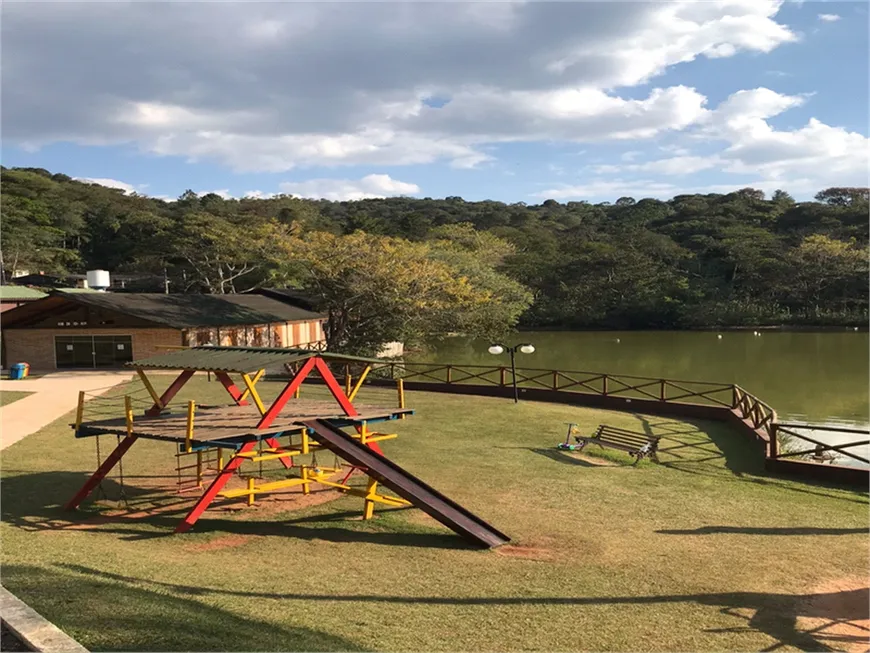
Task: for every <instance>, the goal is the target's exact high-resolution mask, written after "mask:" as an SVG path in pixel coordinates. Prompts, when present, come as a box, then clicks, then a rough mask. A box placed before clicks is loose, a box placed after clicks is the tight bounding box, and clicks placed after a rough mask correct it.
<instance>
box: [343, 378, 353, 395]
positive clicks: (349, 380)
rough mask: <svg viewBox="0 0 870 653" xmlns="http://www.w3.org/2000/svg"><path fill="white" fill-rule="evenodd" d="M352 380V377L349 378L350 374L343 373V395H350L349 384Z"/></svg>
mask: <svg viewBox="0 0 870 653" xmlns="http://www.w3.org/2000/svg"><path fill="white" fill-rule="evenodd" d="M352 382H353V379H352V378H351V376H350V374H345V375H344V394H345V395H350V386H351V383H352Z"/></svg>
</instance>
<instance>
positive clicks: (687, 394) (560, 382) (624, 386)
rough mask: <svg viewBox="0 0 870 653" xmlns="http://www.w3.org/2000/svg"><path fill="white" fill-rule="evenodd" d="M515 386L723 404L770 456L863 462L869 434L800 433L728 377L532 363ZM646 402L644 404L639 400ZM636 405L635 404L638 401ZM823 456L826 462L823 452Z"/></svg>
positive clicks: (465, 374)
mask: <svg viewBox="0 0 870 653" xmlns="http://www.w3.org/2000/svg"><path fill="white" fill-rule="evenodd" d="M329 365H330V368H331V369H332V370H333V372H334V373H335V374H337V375H341V377H343V378H347V377H348V376H350V377H351V378H358V377H359V375H360V374H361V373H362V371H363V370H364V369H365V367H366V364H365V363H339V362H335V361H333V362H331V363H330V364H329ZM368 378H369V379H370V380H371V381H372V382H375V383H376V382H377V381H378V380H381V381H384V380H397V379H403V381H404V382H406V383H407V382H414V381H417V382H421V383H425V384H442V385H448V386H450V385H452V386H479V387H482V388H486V387H500V388H507V387H510V386H511V385H512V384H513V379H512V378H511V370H510V368H509V367H504V366H486V365H453V364H444V363H407V362H394V361H385V362H383V363H375V364H373V365H372V366H371V370H370V372H369V376H368ZM516 381H517V386H518V387H519V388H521V389H538V390H548V391H555V392H560V393H561V392H566V393H577V394H581V395H594V396H599V397H620V398H623V399H627V400H632V399H637V400H642V401H643V402H648V401H654V402H657V403H664V404H680V405H686V404H689V405H694V406H709V407H716V408H719V409H725V410H728V411H730V412H731V414H732V415H734V416H735V417H737V418H738V419H739V420H740V421H742V422H743V424H744V425H745V427H747V428H748V429H751V431H752V432H753V433H754V434H755V436H756V438H757V439H759V440H761V441H762V442H763V443H764V445H765V448H766V451H765V455H766V457H767V458H768V459H771V460H782V459H790V460H795V459H798V460H800V462H803V463H808V464H820V463H821V461H820V454H823V453H825V452H828V453H829V455H843V456H846V457H848V458H851V459H854V460H856V461H858V462H861V463H862V464H865V465H870V460H868V459H867V458H865V457H863V456H860V455H858V454H856V453H854V452H852V451H850V449H853V448H855V447H861V446H866V445H867V444H868V443H870V440H866V439H861V440H856V441H853V442H848V443H843V444H826V443H824V442H820V441H818V440H816V439H814V438H812V437H810V436H808V435H806V434H803V433H800V432H796V431H795V430H794V428H795V427H796V425H790V424H782V423H780V422H779V420H778V417H777V413H776V410H774V408H773V407H772V406H770V404H768V403H766V402H764V401H763V400H761V399H760V398H758V397H757V396H755V395H753V394H752V393H750V392H748V391H747V390H745V389H744V388H742V387H741V386H739V385H736V384H732V383H713V382H707V381H683V380H675V379H664V378H651V377H642V376H634V375H629V374H602V373H594V372H580V371H564V370H551V369H537V368H520V369H517V370H516ZM645 405H646V406H647V407H648V406H649V404H645ZM638 410H641V408H640V407H638ZM802 428H807V429H809V428H812V429H815V430H822V431H836V432H839V433H850V434H863V435H868V436H870V430H861V429H848V428H838V427H816V426H811V425H807V426H805V427H802ZM797 441H804V442H809V443H810V444H812V445H813V448H812V449H802V450H793V448H794V443H795V442H797ZM827 462H832V460H831V459H830V458H829V459H828V460H827Z"/></svg>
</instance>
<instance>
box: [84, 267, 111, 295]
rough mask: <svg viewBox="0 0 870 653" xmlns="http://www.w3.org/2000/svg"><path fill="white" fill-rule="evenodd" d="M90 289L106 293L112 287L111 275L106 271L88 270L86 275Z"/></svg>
mask: <svg viewBox="0 0 870 653" xmlns="http://www.w3.org/2000/svg"><path fill="white" fill-rule="evenodd" d="M86 277H87V280H88V288H93V289H94V290H101V291H105V290H106V288H108V287H109V286H111V285H112V282H111V279H110V277H109V273H108V272H107V271H106V270H88V272H87V274H86Z"/></svg>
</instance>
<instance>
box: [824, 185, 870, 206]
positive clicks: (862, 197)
mask: <svg viewBox="0 0 870 653" xmlns="http://www.w3.org/2000/svg"><path fill="white" fill-rule="evenodd" d="M868 199H870V188H827V189H825V190H823V191H819V192H818V193H816V201H818V202H824V203H825V204H830V205H831V206H852V205H853V204H867V201H868Z"/></svg>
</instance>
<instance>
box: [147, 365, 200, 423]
mask: <svg viewBox="0 0 870 653" xmlns="http://www.w3.org/2000/svg"><path fill="white" fill-rule="evenodd" d="M195 373H196V372H195V371H194V370H184V371H183V372H182V373H181V374H179V375H178V378H177V379H175V381H173V382H172V385H170V386H169V387H168V388H166V390H164V391H163V394H162V395H160V405H158V404H154V405H153V406H151V408H149V409H148V410H146V411H145V414H146V415H148V416H149V417H154V416H155V415H159V414H160V411H161V410H162V408H161V406H162V407H163V408H166V406H167V405H168V404H169V402H170V401H172V398H173V397H174V396H175V395H177V394H178V391H179V390H181V388H182V387H183V386H184V384H185V383H187V382H188V381H189V380H190V377H192V376H193V375H194V374H195Z"/></svg>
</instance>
